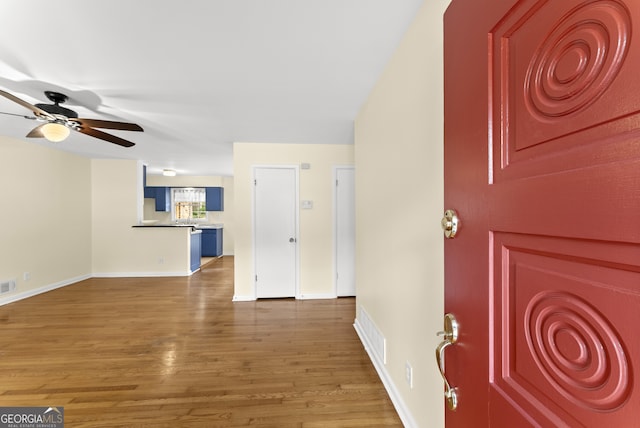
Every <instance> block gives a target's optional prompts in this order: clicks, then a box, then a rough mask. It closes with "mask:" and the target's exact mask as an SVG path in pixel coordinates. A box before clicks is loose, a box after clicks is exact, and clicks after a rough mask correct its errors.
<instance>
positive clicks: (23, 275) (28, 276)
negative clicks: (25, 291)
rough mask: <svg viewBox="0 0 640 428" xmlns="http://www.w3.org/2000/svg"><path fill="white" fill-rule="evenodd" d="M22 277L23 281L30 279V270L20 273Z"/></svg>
mask: <svg viewBox="0 0 640 428" xmlns="http://www.w3.org/2000/svg"><path fill="white" fill-rule="evenodd" d="M22 279H24V280H25V281H29V280H30V279H31V272H24V273H23V274H22Z"/></svg>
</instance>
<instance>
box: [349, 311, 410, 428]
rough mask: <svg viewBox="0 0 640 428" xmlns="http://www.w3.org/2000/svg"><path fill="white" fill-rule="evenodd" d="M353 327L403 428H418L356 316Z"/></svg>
mask: <svg viewBox="0 0 640 428" xmlns="http://www.w3.org/2000/svg"><path fill="white" fill-rule="evenodd" d="M353 327H354V328H355V330H356V333H358V337H359V338H360V342H362V345H363V346H364V349H365V351H367V354H368V355H369V359H370V360H371V362H372V363H373V367H375V369H376V371H377V372H378V376H379V377H380V380H381V381H382V384H383V385H384V388H385V389H386V390H387V393H388V394H389V398H391V402H392V403H393V406H394V407H395V409H396V411H397V412H398V416H400V420H401V421H402V423H403V425H404V426H405V428H414V427H415V428H418V424H417V423H416V421H415V419H414V418H413V416H412V415H411V412H410V411H409V408H408V407H407V405H406V404H405V403H404V401H403V400H402V396H401V395H400V393H399V392H398V389H397V388H396V386H395V384H394V383H393V380H392V379H391V376H389V373H388V372H387V369H386V368H385V365H384V362H382V361H381V360H380V359H379V358H378V356H377V355H376V353H375V352H372V349H373V345H372V343H371V342H370V341H369V338H368V337H367V335H366V334H365V332H364V329H363V328H362V327H361V326H360V323H359V322H358V318H356V320H355V321H354V323H353Z"/></svg>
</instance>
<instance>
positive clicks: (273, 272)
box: [254, 166, 298, 298]
mask: <svg viewBox="0 0 640 428" xmlns="http://www.w3.org/2000/svg"><path fill="white" fill-rule="evenodd" d="M297 177H298V170H297V167H286V166H284V167H255V168H254V232H255V282H256V297H258V298H261V297H295V296H296V290H297V277H298V275H297V246H298V243H297V240H298V236H297V235H298V234H297V230H298V180H297Z"/></svg>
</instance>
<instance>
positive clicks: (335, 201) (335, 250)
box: [332, 165, 357, 297]
mask: <svg viewBox="0 0 640 428" xmlns="http://www.w3.org/2000/svg"><path fill="white" fill-rule="evenodd" d="M343 169H345V170H352V171H353V173H354V181H353V184H354V195H355V170H356V167H355V165H334V167H333V182H332V183H333V219H332V222H333V232H332V233H333V257H332V260H333V292H334V294H335V296H336V297H340V296H339V294H338V185H337V181H338V171H339V170H343ZM353 215H354V217H355V215H356V213H355V205H354V211H353ZM354 220H355V219H354ZM354 226H355V221H354ZM354 234H355V230H354ZM354 251H355V242H354ZM353 269H354V275H355V263H354V266H353ZM356 292H357V290H356Z"/></svg>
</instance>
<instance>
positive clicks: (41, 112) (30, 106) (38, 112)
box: [0, 90, 55, 120]
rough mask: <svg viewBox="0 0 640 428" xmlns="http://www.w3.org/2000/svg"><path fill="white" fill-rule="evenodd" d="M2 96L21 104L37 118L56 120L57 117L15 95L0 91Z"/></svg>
mask: <svg viewBox="0 0 640 428" xmlns="http://www.w3.org/2000/svg"><path fill="white" fill-rule="evenodd" d="M0 95H2V96H3V97H5V98H8V99H10V100H11V101H13V102H16V103H18V104H20V105H21V106H22V107H26V108H28V109H29V110H31V111H32V112H33V113H34V114H35V115H36V116H41V117H46V118H47V119H50V120H55V117H53V116H52V115H50V114H49V113H47V112H46V111H44V110H42V109H41V108H39V107H36V106H34V105H33V104H29V103H28V102H26V101H24V100H21V99H20V98H18V97H16V96H15V95H12V94H10V93H9V92H5V91H3V90H0Z"/></svg>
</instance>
